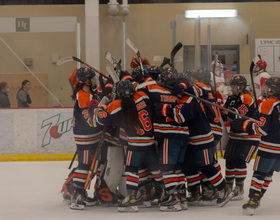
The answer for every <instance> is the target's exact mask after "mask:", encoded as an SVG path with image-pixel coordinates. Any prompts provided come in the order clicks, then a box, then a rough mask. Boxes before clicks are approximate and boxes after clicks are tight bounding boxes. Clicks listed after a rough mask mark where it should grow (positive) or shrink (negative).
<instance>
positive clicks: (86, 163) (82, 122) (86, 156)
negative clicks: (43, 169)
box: [70, 67, 102, 210]
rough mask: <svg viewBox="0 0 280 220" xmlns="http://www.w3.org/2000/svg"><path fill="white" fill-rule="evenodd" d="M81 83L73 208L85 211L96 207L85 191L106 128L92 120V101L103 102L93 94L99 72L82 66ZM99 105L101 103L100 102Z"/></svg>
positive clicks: (75, 126) (76, 114)
mask: <svg viewBox="0 0 280 220" xmlns="http://www.w3.org/2000/svg"><path fill="white" fill-rule="evenodd" d="M76 77H77V84H76V86H75V88H74V90H73V93H72V96H71V97H72V99H73V100H74V101H75V105H74V116H73V117H74V118H73V133H74V139H75V142H76V146H77V155H78V166H77V168H76V169H75V170H74V172H73V176H72V178H73V187H74V192H73V194H72V195H71V204H70V208H71V209H78V210H82V209H84V208H85V206H86V205H94V204H95V203H96V200H95V199H92V198H89V197H87V192H86V190H85V189H84V185H85V182H86V178H87V174H88V173H89V169H90V165H91V160H92V159H91V156H92V155H93V154H94V152H95V150H96V147H97V144H98V141H99V138H100V135H101V132H102V127H101V126H100V125H99V126H98V127H93V124H92V120H91V118H90V117H89V116H90V115H89V106H90V105H91V104H93V103H92V100H97V99H99V98H98V97H97V96H96V95H95V94H94V92H93V90H92V88H93V87H94V86H95V84H96V81H95V73H94V72H93V71H92V70H91V69H89V68H87V67H82V68H80V69H78V71H77V73H76ZM96 102H97V101H96Z"/></svg>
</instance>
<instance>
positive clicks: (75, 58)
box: [72, 56, 109, 79]
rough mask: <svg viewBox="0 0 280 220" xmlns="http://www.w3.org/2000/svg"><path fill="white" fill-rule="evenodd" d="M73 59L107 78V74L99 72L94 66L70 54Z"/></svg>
mask: <svg viewBox="0 0 280 220" xmlns="http://www.w3.org/2000/svg"><path fill="white" fill-rule="evenodd" d="M72 58H73V60H74V61H77V62H80V63H81V64H84V65H85V66H87V67H89V68H90V69H92V70H93V71H94V72H96V73H98V74H100V75H102V76H104V77H105V78H107V79H109V76H107V75H105V74H104V73H101V72H100V71H99V70H97V69H95V68H94V67H92V66H91V65H89V64H88V63H86V62H84V61H82V60H80V59H79V58H78V57H74V56H72Z"/></svg>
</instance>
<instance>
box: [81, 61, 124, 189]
mask: <svg viewBox="0 0 280 220" xmlns="http://www.w3.org/2000/svg"><path fill="white" fill-rule="evenodd" d="M106 70H107V71H108V72H109V74H110V76H111V77H112V79H113V82H114V85H113V89H112V92H111V100H110V101H113V100H114V99H115V97H116V92H117V83H118V82H119V81H120V80H119V77H118V76H117V74H116V72H115V71H114V70H113V68H112V67H111V66H108V67H106ZM106 130H107V126H106V125H104V127H103V130H102V133H101V137H100V140H99V142H98V145H97V148H96V150H95V153H94V156H93V159H92V163H91V166H90V170H89V173H88V175H87V178H86V182H85V185H84V189H85V190H86V189H87V188H88V187H89V186H90V182H91V180H92V179H93V177H94V174H95V173H96V170H97V168H98V164H99V160H98V159H97V156H98V155H99V153H100V149H101V147H102V145H103V142H104V138H105V133H106Z"/></svg>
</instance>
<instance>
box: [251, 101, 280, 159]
mask: <svg viewBox="0 0 280 220" xmlns="http://www.w3.org/2000/svg"><path fill="white" fill-rule="evenodd" d="M258 118H259V122H258V123H252V125H248V126H249V129H248V130H249V133H250V134H255V135H260V136H261V141H260V143H259V147H258V155H259V156H264V157H270V158H280V133H279V131H280V123H279V122H280V121H279V120H280V101H279V100H278V99H276V98H270V99H268V100H266V101H264V102H262V103H261V105H260V107H259V113H258Z"/></svg>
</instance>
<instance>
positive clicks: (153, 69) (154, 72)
mask: <svg viewBox="0 0 280 220" xmlns="http://www.w3.org/2000/svg"><path fill="white" fill-rule="evenodd" d="M162 70H163V69H162V67H160V66H150V67H149V68H148V73H149V75H150V76H151V77H152V78H153V80H157V79H158V76H159V75H160V74H161V72H162Z"/></svg>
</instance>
